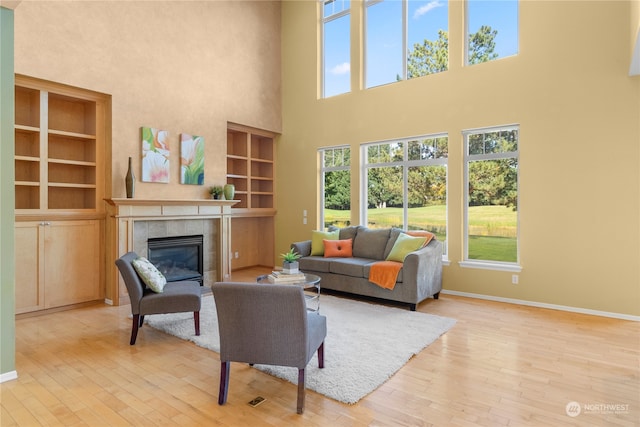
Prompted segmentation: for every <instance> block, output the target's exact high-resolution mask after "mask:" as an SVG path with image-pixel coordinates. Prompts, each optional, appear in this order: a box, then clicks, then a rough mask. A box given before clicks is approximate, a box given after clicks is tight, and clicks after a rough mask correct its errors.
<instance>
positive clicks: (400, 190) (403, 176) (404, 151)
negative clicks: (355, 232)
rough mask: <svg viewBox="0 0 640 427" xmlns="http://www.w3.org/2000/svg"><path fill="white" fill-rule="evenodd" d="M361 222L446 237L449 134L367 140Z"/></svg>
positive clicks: (378, 226) (444, 240) (364, 156)
mask: <svg viewBox="0 0 640 427" xmlns="http://www.w3.org/2000/svg"><path fill="white" fill-rule="evenodd" d="M362 150H363V151H362V155H363V159H364V169H363V175H364V176H363V180H362V182H363V192H366V194H363V195H362V200H363V201H364V203H365V204H366V206H363V209H362V212H363V215H364V216H365V217H364V218H363V221H362V223H363V224H366V225H367V226H368V227H370V228H385V227H398V228H402V229H406V230H429V231H431V232H432V233H435V234H436V235H437V238H438V240H440V241H442V242H445V248H446V239H447V158H448V137H447V135H428V136H420V137H416V138H408V139H402V140H395V141H386V142H379V143H372V144H366V145H363V147H362Z"/></svg>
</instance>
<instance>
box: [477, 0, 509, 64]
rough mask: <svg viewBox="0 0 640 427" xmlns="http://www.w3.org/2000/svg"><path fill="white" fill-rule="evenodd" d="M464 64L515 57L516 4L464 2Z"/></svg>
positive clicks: (505, 0)
mask: <svg viewBox="0 0 640 427" xmlns="http://www.w3.org/2000/svg"><path fill="white" fill-rule="evenodd" d="M466 20H467V38H466V44H467V49H466V63H467V64H468V65H472V64H478V63H481V62H487V61H492V60H494V59H499V58H504V57H506V56H512V55H517V54H518V0H501V1H495V0H467V3H466Z"/></svg>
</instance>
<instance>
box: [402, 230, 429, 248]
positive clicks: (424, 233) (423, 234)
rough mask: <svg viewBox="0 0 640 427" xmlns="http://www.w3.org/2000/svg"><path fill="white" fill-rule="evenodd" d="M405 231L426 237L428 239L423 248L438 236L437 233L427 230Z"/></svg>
mask: <svg viewBox="0 0 640 427" xmlns="http://www.w3.org/2000/svg"><path fill="white" fill-rule="evenodd" d="M405 233H406V234H408V235H409V236H412V237H426V238H427V240H425V242H424V245H422V247H423V248H424V247H425V246H427V245H428V244H429V242H430V241H431V239H433V238H434V237H436V235H435V234H433V233H431V232H430V231H426V230H410V231H405Z"/></svg>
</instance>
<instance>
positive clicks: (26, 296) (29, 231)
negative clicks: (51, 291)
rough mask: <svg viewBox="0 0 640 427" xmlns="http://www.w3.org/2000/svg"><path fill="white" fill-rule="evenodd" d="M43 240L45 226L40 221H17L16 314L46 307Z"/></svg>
mask: <svg viewBox="0 0 640 427" xmlns="http://www.w3.org/2000/svg"><path fill="white" fill-rule="evenodd" d="M43 242H44V233H43V227H42V226H41V225H40V223H39V222H18V223H16V228H15V256H16V271H15V275H16V314H20V313H27V312H29V311H35V310H41V309H43V308H44V281H43V277H42V266H43V265H44V259H43V253H42V251H41V248H42V243H43Z"/></svg>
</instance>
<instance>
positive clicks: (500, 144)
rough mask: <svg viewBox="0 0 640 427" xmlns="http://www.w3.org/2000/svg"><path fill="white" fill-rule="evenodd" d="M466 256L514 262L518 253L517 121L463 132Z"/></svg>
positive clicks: (471, 258)
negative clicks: (465, 190)
mask: <svg viewBox="0 0 640 427" xmlns="http://www.w3.org/2000/svg"><path fill="white" fill-rule="evenodd" d="M463 134H464V139H465V164H466V167H465V185H466V187H467V192H466V194H465V236H464V237H465V239H464V240H465V261H473V262H479V263H488V264H492V265H499V264H501V263H502V264H503V265H504V267H505V269H510V268H509V265H510V264H511V265H513V267H516V266H517V264H518V262H519V259H518V146H519V140H518V139H519V138H518V127H517V126H505V127H499V128H487V129H479V130H472V131H465V132H463Z"/></svg>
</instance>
